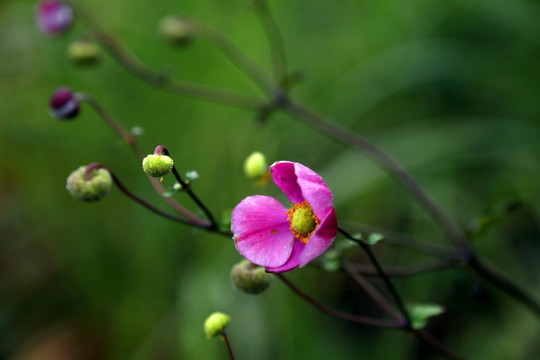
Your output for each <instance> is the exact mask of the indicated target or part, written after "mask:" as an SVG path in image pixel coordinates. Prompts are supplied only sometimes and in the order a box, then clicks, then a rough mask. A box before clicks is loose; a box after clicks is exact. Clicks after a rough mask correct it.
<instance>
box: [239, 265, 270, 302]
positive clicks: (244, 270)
mask: <svg viewBox="0 0 540 360" xmlns="http://www.w3.org/2000/svg"><path fill="white" fill-rule="evenodd" d="M231 280H232V283H233V285H234V287H235V288H237V289H238V290H240V291H242V292H244V293H246V294H251V295H256V294H260V293H262V292H264V291H265V290H266V289H268V287H269V286H270V284H271V283H272V281H273V280H274V275H272V274H269V273H267V272H265V271H264V268H263V267H261V266H257V265H255V264H252V263H251V262H250V261H249V260H242V261H241V262H239V263H238V264H236V265H234V266H233V268H232V270H231Z"/></svg>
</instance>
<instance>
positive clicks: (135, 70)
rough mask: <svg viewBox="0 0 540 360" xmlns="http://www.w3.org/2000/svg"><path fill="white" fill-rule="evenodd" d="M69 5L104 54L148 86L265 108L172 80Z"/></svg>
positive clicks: (245, 99) (258, 101)
mask: <svg viewBox="0 0 540 360" xmlns="http://www.w3.org/2000/svg"><path fill="white" fill-rule="evenodd" d="M71 4H72V6H74V7H76V8H77V15H78V16H79V17H80V19H81V21H82V22H83V23H84V24H85V25H86V26H87V27H88V28H89V29H90V31H91V34H92V35H93V36H94V37H95V38H96V40H98V41H99V42H100V43H101V44H102V45H103V47H104V48H105V50H107V52H108V53H109V54H110V55H111V56H112V57H113V58H114V59H116V61H118V62H119V63H120V64H121V65H122V66H123V67H124V68H125V69H126V70H127V71H129V72H130V73H132V74H133V75H135V76H136V77H138V78H139V79H141V80H143V81H145V82H147V83H148V84H150V85H153V86H155V87H157V88H160V89H162V90H165V91H169V92H172V93H176V94H180V95H184V96H188V97H192V98H198V99H204V100H208V101H212V102H216V103H221V104H226V105H230V106H234V107H237V108H241V109H248V110H258V109H259V108H261V107H263V106H265V104H266V101H264V100H263V99H260V98H258V97H254V96H251V95H244V94H238V93H235V92H231V91H228V90H223V89H218V88H214V87H211V86H206V85H200V84H195V83H190V82H187V81H182V80H177V79H173V78H171V77H169V76H167V75H165V74H163V73H160V72H159V71H155V70H153V69H151V68H149V67H148V66H147V65H145V64H144V63H143V62H142V61H141V60H140V59H138V58H137V57H136V56H135V55H134V54H133V53H131V52H130V51H129V50H128V49H127V48H126V47H125V46H124V45H122V44H121V43H120V42H119V41H117V40H116V39H114V38H113V37H112V36H110V35H108V34H106V33H105V32H104V31H102V30H100V28H101V27H100V26H99V24H98V23H97V21H96V20H95V19H94V18H93V17H92V16H91V15H90V14H89V13H88V12H87V11H85V9H84V8H83V7H82V6H81V5H80V4H78V3H77V4H74V3H73V2H72V3H71Z"/></svg>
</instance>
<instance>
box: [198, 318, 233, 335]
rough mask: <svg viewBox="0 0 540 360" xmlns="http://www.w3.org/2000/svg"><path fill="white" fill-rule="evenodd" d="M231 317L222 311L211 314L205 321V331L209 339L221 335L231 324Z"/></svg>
mask: <svg viewBox="0 0 540 360" xmlns="http://www.w3.org/2000/svg"><path fill="white" fill-rule="evenodd" d="M230 320H231V317H230V316H229V315H227V314H224V313H222V312H215V313H212V314H210V316H208V317H207V318H206V320H205V321H204V333H205V334H206V338H207V339H212V338H213V337H216V336H217V335H221V333H222V332H223V330H225V327H227V325H228V324H229V321H230Z"/></svg>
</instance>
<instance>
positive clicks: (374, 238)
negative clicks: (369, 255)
mask: <svg viewBox="0 0 540 360" xmlns="http://www.w3.org/2000/svg"><path fill="white" fill-rule="evenodd" d="M382 239H384V235H383V234H379V233H371V234H369V236H368V240H367V243H368V244H369V245H372V246H373V245H375V244H377V243H378V242H379V241H381V240H382Z"/></svg>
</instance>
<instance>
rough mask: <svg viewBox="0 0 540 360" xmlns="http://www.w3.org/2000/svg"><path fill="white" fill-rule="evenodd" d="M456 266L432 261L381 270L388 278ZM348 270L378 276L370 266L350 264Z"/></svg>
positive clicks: (455, 264)
mask: <svg viewBox="0 0 540 360" xmlns="http://www.w3.org/2000/svg"><path fill="white" fill-rule="evenodd" d="M457 266H460V263H459V262H458V261H454V260H434V261H426V262H423V263H418V264H412V265H406V266H384V267H383V270H384V273H385V274H386V276H389V277H405V276H412V275H418V274H424V273H426V272H430V271H436V270H444V269H451V268H455V267H457ZM349 270H350V271H351V272H352V273H354V274H362V275H365V276H378V275H379V273H378V271H377V269H376V268H375V267H374V266H372V265H365V264H350V266H349Z"/></svg>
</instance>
